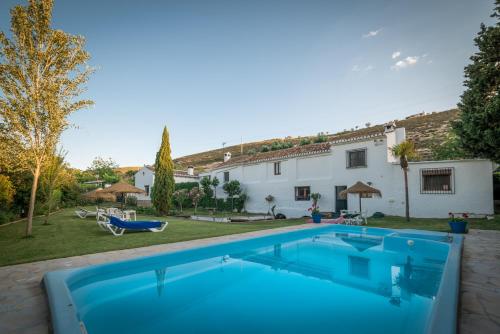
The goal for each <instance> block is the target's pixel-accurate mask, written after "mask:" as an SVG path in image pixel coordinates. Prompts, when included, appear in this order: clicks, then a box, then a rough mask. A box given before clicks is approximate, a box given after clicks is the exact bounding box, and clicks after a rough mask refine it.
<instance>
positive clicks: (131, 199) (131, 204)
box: [125, 196, 137, 208]
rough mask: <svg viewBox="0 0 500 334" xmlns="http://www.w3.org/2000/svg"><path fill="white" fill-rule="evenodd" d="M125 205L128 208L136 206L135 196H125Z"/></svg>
mask: <svg viewBox="0 0 500 334" xmlns="http://www.w3.org/2000/svg"><path fill="white" fill-rule="evenodd" d="M125 205H126V206H129V207H134V208H135V207H136V206H137V197H135V196H127V199H126V200H125Z"/></svg>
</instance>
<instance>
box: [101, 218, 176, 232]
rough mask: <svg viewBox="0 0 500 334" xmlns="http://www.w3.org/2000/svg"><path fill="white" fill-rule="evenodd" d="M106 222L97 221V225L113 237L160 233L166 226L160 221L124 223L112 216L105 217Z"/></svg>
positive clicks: (165, 223)
mask: <svg viewBox="0 0 500 334" xmlns="http://www.w3.org/2000/svg"><path fill="white" fill-rule="evenodd" d="M106 217H107V218H108V221H98V222H97V224H98V225H99V226H100V227H101V228H102V229H103V230H105V231H109V232H111V233H112V234H113V235H115V236H120V235H123V233H124V232H125V231H126V230H128V231H150V232H162V231H163V230H164V229H165V228H166V227H167V225H168V222H160V221H134V222H130V221H125V220H121V219H120V218H117V217H114V216H106Z"/></svg>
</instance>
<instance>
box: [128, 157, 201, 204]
mask: <svg viewBox="0 0 500 334" xmlns="http://www.w3.org/2000/svg"><path fill="white" fill-rule="evenodd" d="M134 180H135V181H134V182H135V186H136V187H137V188H139V189H142V190H144V191H145V192H146V193H145V194H134V196H135V197H136V198H137V201H138V202H139V203H140V204H149V203H150V202H151V196H150V195H151V188H152V187H153V184H154V181H155V168H154V166H148V165H144V167H142V168H141V169H139V170H138V171H137V173H135V176H134ZM199 180H200V177H199V176H198V175H197V174H195V173H194V167H192V166H189V167H188V168H187V171H180V170H176V171H174V181H175V183H183V182H198V181H199Z"/></svg>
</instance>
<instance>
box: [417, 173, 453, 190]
mask: <svg viewBox="0 0 500 334" xmlns="http://www.w3.org/2000/svg"><path fill="white" fill-rule="evenodd" d="M429 176H436V177H443V176H445V177H448V178H449V182H448V187H449V188H450V189H448V190H446V189H437V188H435V189H428V187H429V185H430V186H439V185H445V184H446V183H444V182H442V183H440V180H439V179H437V178H436V180H435V181H433V182H431V181H426V180H425V177H429ZM419 178H420V193H421V194H426V195H427V194H430V195H452V194H455V168H453V167H437V168H421V169H420V171H419ZM426 188H427V189H426Z"/></svg>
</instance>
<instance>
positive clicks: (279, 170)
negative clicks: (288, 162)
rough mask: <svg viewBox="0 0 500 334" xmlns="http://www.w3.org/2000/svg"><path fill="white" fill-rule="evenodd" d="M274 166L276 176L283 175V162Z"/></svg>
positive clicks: (278, 162) (277, 162)
mask: <svg viewBox="0 0 500 334" xmlns="http://www.w3.org/2000/svg"><path fill="white" fill-rule="evenodd" d="M273 166H274V175H281V161H276V162H275V163H274V165H273Z"/></svg>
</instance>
